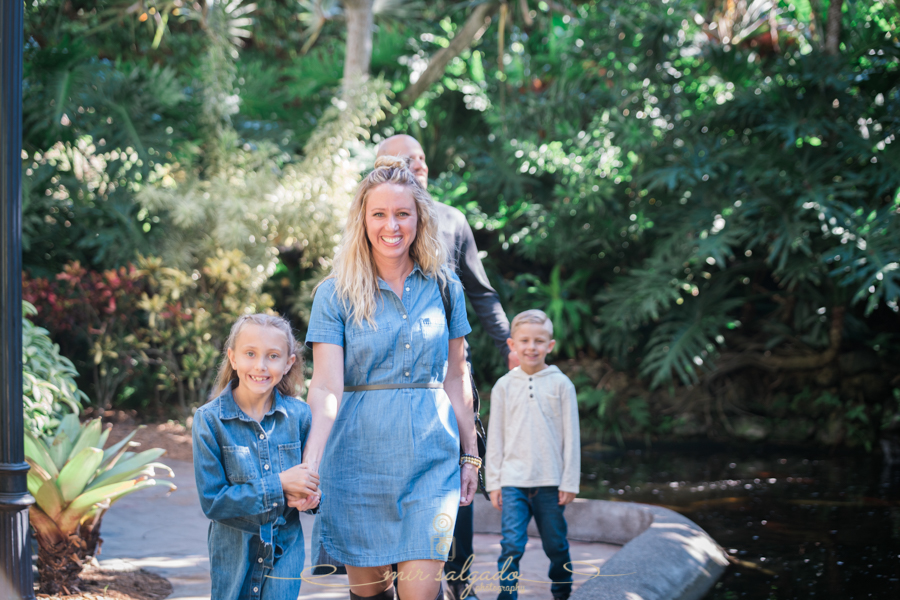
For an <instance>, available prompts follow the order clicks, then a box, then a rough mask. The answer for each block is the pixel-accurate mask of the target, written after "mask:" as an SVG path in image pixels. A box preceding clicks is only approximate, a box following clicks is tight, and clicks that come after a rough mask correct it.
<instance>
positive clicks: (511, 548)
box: [497, 487, 572, 600]
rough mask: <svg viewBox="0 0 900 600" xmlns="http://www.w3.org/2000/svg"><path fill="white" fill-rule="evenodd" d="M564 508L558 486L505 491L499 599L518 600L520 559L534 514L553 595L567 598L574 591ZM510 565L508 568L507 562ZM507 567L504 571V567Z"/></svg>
mask: <svg viewBox="0 0 900 600" xmlns="http://www.w3.org/2000/svg"><path fill="white" fill-rule="evenodd" d="M564 510H565V507H564V506H560V505H559V488H558V487H536V488H516V487H505V488H503V516H502V529H503V540H502V541H501V542H500V547H501V551H500V559H499V560H498V561H497V569H498V571H500V572H501V574H502V576H501V578H500V581H499V584H500V586H501V587H500V595H499V596H497V600H516V598H517V597H518V591H517V590H516V585H517V584H518V576H517V575H518V572H519V560H520V559H521V558H522V555H523V554H524V553H525V544H526V543H527V542H528V523H529V522H530V521H531V517H532V515H533V516H534V521H535V523H536V524H537V528H538V531H539V532H540V534H541V544H542V545H543V547H544V553H545V554H546V555H547V558H549V559H550V571H549V573H548V574H549V576H550V581H552V582H553V583H552V584H551V586H550V592H551V593H552V594H553V595H554V596H558V595H562V596H568V595H569V593H570V592H571V590H572V573H571V572H570V569H571V568H572V566H571V565H570V564H569V563H570V562H571V558H570V557H569V542H568V540H567V539H566V534H567V527H566V519H565V518H564V517H563V511H564ZM507 561H509V564H508V565H506V562H507ZM504 565H506V566H505V568H504Z"/></svg>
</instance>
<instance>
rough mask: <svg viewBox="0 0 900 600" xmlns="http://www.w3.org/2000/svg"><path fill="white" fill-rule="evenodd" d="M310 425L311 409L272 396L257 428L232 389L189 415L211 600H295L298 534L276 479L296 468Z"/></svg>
mask: <svg viewBox="0 0 900 600" xmlns="http://www.w3.org/2000/svg"><path fill="white" fill-rule="evenodd" d="M311 420H312V416H311V412H310V410H309V406H307V405H306V404H305V403H304V402H301V401H300V400H297V399H296V398H291V397H290V396H285V395H283V394H281V393H280V392H278V391H277V390H276V391H275V400H274V402H272V408H271V409H270V410H269V412H268V413H266V415H265V417H263V420H262V422H261V423H257V422H256V421H254V420H253V419H251V418H250V417H248V416H247V415H246V414H245V413H244V411H242V410H241V409H240V408H239V407H238V405H237V404H235V402H234V397H233V396H232V393H231V386H229V387H228V388H226V389H225V391H223V392H222V393H221V395H219V397H218V398H216V399H215V400H213V401H212V402H209V403H208V404H205V405H203V406H201V407H200V408H199V409H198V410H197V413H196V414H195V415H194V425H193V431H192V437H193V442H194V477H195V478H196V480H197V492H198V493H199V494H200V506H201V507H202V508H203V512H204V514H205V515H206V516H207V517H209V518H210V519H211V520H212V522H211V523H210V524H209V533H208V535H207V543H208V545H209V567H210V574H211V576H212V597H213V598H215V600H238V599H241V600H244V599H253V600H258V599H264V600H283V599H285V598H296V597H297V595H298V594H299V593H300V574H301V573H302V571H303V561H304V558H305V557H304V548H303V531H302V529H301V528H300V519H299V517H298V513H297V509H295V508H289V507H288V506H287V504H286V503H285V498H284V492H283V491H282V489H281V480H280V479H279V477H278V474H279V473H281V472H282V471H284V470H287V469H289V468H290V467H293V466H294V465H297V464H300V462H301V457H302V454H303V445H304V443H305V442H306V437H307V435H308V434H309V426H310V422H311ZM275 577H278V578H285V579H274V578H275Z"/></svg>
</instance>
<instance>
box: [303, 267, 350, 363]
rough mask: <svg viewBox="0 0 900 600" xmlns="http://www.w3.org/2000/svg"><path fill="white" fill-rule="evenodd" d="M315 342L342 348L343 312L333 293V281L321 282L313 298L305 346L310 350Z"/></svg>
mask: <svg viewBox="0 0 900 600" xmlns="http://www.w3.org/2000/svg"><path fill="white" fill-rule="evenodd" d="M316 342H322V343H325V344H335V345H336V346H341V347H343V346H344V311H343V310H342V307H341V302H340V300H339V299H338V297H337V294H336V293H335V289H334V279H326V280H325V281H323V282H322V284H321V285H320V286H319V289H317V290H316V296H315V298H313V305H312V312H311V314H310V316H309V329H308V330H307V332H306V346H307V347H309V348H312V345H313V344H314V343H316Z"/></svg>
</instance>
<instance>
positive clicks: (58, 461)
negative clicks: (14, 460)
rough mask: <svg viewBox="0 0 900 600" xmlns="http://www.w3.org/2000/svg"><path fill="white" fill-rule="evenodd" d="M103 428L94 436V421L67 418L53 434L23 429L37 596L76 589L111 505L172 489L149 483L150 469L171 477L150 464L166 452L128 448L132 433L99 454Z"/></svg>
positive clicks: (96, 429)
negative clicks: (149, 490)
mask: <svg viewBox="0 0 900 600" xmlns="http://www.w3.org/2000/svg"><path fill="white" fill-rule="evenodd" d="M110 429H111V426H110V427H108V428H107V429H106V430H102V431H101V424H100V419H94V420H93V421H89V422H87V423H85V424H83V425H82V424H79V422H78V417H76V416H75V415H73V414H69V415H66V416H65V417H63V419H62V422H61V423H60V426H59V430H58V431H57V433H56V434H55V435H53V436H50V435H44V434H34V433H32V432H31V431H29V430H26V431H25V459H26V461H27V462H28V464H29V466H30V467H31V470H30V471H29V472H28V491H29V493H31V495H32V496H34V498H35V501H36V502H35V505H34V506H32V507H31V508H30V509H29V520H30V522H31V526H32V528H33V529H34V534H35V539H36V540H37V542H38V563H37V566H38V574H39V578H40V591H41V592H42V593H46V594H58V593H61V592H65V593H66V594H70V593H74V592H77V591H78V582H79V574H80V573H81V570H82V568H83V567H84V562H85V560H87V559H88V557H91V556H96V555H97V553H98V552H99V550H100V543H101V539H100V524H101V522H102V520H103V515H104V514H105V513H106V511H107V510H109V508H110V506H112V505H113V504H114V503H115V502H116V501H118V500H119V499H121V498H123V497H125V496H127V495H128V494H131V493H133V492H136V491H138V490H142V489H145V488H148V487H153V486H156V485H162V486H166V487H168V488H169V489H170V491H171V490H174V489H175V486H174V485H173V484H172V483H170V482H167V481H159V480H156V479H154V477H155V473H156V470H157V469H159V470H162V471H165V472H167V473H168V474H169V476H170V477H171V476H173V475H174V474H173V473H172V470H171V469H170V468H169V467H167V466H166V465H163V464H161V463H157V462H154V461H155V460H156V459H158V458H159V457H160V456H162V455H163V454H164V453H165V450H162V449H160V448H154V449H151V450H145V451H143V452H140V453H134V452H131V451H129V450H128V448H129V447H130V440H131V438H132V436H133V435H134V433H135V432H134V431H133V432H131V433H130V434H129V435H128V436H127V437H125V438H124V439H123V440H122V441H121V442H118V443H117V444H114V445H113V446H110V447H109V448H106V449H105V450H104V448H103V446H104V445H105V444H106V440H107V438H108V437H109V432H110ZM135 431H136V430H135Z"/></svg>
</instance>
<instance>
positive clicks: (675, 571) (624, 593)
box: [475, 496, 728, 600]
mask: <svg viewBox="0 0 900 600" xmlns="http://www.w3.org/2000/svg"><path fill="white" fill-rule="evenodd" d="M500 514H501V513H500V511H497V510H493V509H492V508H491V506H490V503H489V502H488V501H486V500H484V499H483V498H482V497H481V496H478V497H476V507H475V531H476V532H478V533H495V534H496V533H500ZM565 515H566V522H567V523H568V526H569V539H572V540H580V541H586V542H601V543H607V544H623V546H622V549H621V550H619V551H618V552H616V553H615V554H614V555H613V556H612V558H610V559H609V560H608V561H606V562H605V563H603V565H602V566H601V567H600V569H599V571H598V573H597V575H596V576H595V577H593V578H591V579H589V580H588V581H586V582H584V583H583V584H582V585H581V587H580V588H578V589H577V590H576V591H575V593H574V594H572V600H637V599H640V600H698V599H700V598H702V597H703V596H704V595H705V594H706V592H707V591H709V589H710V588H711V587H712V586H713V584H715V582H716V581H717V580H718V579H719V577H720V576H721V575H722V573H723V572H724V570H725V567H726V566H727V565H728V557H727V555H726V554H725V551H724V550H723V549H722V548H721V547H720V546H719V545H718V544H717V543H716V542H715V540H713V539H712V538H711V537H710V536H709V534H707V533H706V532H705V531H703V529H701V528H700V526H699V525H697V524H696V523H694V522H693V521H691V520H690V519H688V518H687V517H684V516H682V515H680V514H678V513H676V512H674V511H672V510H669V509H667V508H662V507H659V506H650V505H647V504H637V503H634V502H609V501H606V500H585V499H581V498H579V499H576V500H575V502H573V503H572V504H570V505H569V506H568V507H566V512H565ZM528 535H529V536H537V535H538V532H537V528H536V527H535V524H534V520H533V519H532V521H531V523H530V524H529V526H528Z"/></svg>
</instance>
